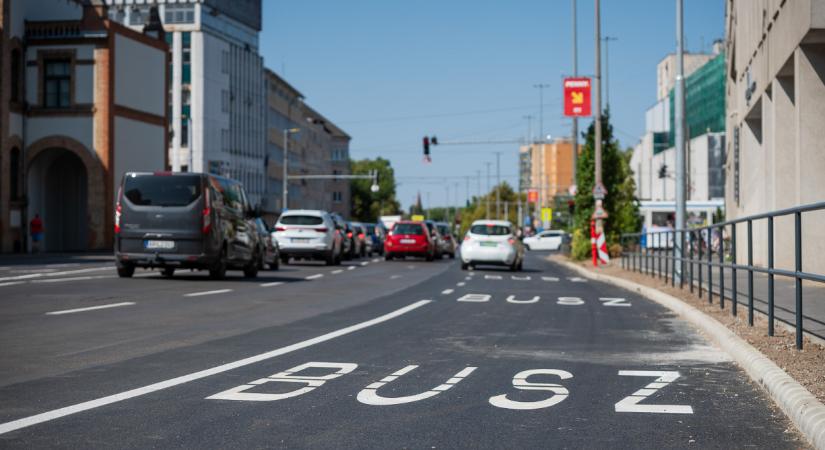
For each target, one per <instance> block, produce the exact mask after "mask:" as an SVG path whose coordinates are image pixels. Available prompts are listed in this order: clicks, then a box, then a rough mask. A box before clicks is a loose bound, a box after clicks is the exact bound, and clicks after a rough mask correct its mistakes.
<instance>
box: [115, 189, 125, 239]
mask: <svg viewBox="0 0 825 450" xmlns="http://www.w3.org/2000/svg"><path fill="white" fill-rule="evenodd" d="M122 199H123V188H122V187H120V188H118V189H117V206H115V234H118V233H120V216H121V215H122V214H123V206H121V204H120V201H121V200H122Z"/></svg>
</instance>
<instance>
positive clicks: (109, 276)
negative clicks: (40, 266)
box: [30, 275, 117, 283]
mask: <svg viewBox="0 0 825 450" xmlns="http://www.w3.org/2000/svg"><path fill="white" fill-rule="evenodd" d="M103 278H117V277H115V276H114V275H97V276H86V277H69V278H50V279H48V280H32V281H30V283H62V282H64V281H85V280H100V279H103Z"/></svg>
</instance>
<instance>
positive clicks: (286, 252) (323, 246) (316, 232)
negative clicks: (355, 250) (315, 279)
mask: <svg viewBox="0 0 825 450" xmlns="http://www.w3.org/2000/svg"><path fill="white" fill-rule="evenodd" d="M272 237H273V238H274V239H275V240H276V241H277V242H278V249H279V250H280V253H281V262H282V263H284V264H288V263H289V259H290V258H295V259H314V260H322V261H324V262H326V263H327V265H328V266H331V265H334V264H340V263H341V258H342V250H341V248H342V246H341V243H342V236H341V233H340V231H339V230H338V228H337V227H336V226H335V221H334V220H333V219H332V216H330V215H329V213H327V212H326V211H321V210H310V209H296V210H290V211H287V212H285V213H283V214H281V217H279V218H278V223H277V224H275V231H274V232H272Z"/></svg>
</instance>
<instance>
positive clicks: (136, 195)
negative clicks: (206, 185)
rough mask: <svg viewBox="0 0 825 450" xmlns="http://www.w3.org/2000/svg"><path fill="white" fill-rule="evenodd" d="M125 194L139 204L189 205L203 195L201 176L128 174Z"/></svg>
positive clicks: (124, 187)
mask: <svg viewBox="0 0 825 450" xmlns="http://www.w3.org/2000/svg"><path fill="white" fill-rule="evenodd" d="M123 195H125V196H126V198H127V199H129V201H130V202H132V203H133V204H135V205H139V206H187V205H190V204H192V202H194V201H195V200H197V199H198V198H199V197H200V196H201V178H200V177H199V176H181V175H137V176H128V177H126V183H125V184H124V186H123Z"/></svg>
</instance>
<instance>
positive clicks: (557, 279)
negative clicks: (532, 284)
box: [541, 277, 559, 281]
mask: <svg viewBox="0 0 825 450" xmlns="http://www.w3.org/2000/svg"><path fill="white" fill-rule="evenodd" d="M541 279H542V281H559V277H541Z"/></svg>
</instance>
